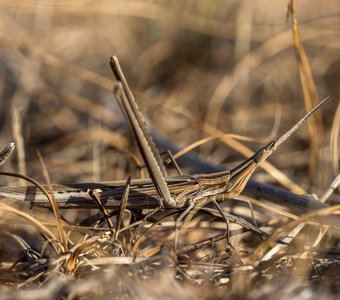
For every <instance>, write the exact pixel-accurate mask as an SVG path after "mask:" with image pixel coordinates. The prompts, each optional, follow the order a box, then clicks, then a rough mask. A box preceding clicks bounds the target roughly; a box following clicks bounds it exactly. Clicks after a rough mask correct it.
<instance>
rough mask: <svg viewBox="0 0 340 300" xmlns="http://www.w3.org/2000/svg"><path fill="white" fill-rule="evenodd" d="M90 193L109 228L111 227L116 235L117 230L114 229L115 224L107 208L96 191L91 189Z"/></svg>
mask: <svg viewBox="0 0 340 300" xmlns="http://www.w3.org/2000/svg"><path fill="white" fill-rule="evenodd" d="M88 193H89V195H90V196H91V198H92V199H93V201H94V202H95V203H96V204H97V206H98V208H99V211H100V213H101V214H102V216H103V218H104V220H105V222H106V224H107V226H108V227H109V229H110V231H111V233H112V234H115V229H114V227H113V223H112V221H111V219H110V215H109V213H108V211H107V209H106V208H105V206H104V205H103V203H102V201H101V200H100V198H99V197H98V195H97V194H96V192H95V190H92V189H90V190H89V191H88Z"/></svg>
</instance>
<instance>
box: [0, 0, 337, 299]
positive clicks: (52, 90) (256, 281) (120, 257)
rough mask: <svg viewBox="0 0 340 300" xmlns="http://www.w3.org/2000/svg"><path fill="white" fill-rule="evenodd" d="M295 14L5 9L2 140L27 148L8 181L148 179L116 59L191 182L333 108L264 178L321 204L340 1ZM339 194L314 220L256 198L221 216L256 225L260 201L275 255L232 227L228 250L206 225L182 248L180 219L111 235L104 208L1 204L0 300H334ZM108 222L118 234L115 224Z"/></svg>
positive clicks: (0, 70)
mask: <svg viewBox="0 0 340 300" xmlns="http://www.w3.org/2000/svg"><path fill="white" fill-rule="evenodd" d="M295 8H296V14H295V13H294V12H293V11H291V13H293V15H292V16H291V17H292V19H289V20H287V18H286V12H287V1H269V0H260V1H252V0H247V1H236V0H229V1H219V0H214V1H204V0H196V1H160V0H159V1H105V0H100V1H95V2H87V1H77V2H70V1H63V0H62V1H56V2H52V1H48V2H47V1H24V3H23V2H22V1H17V0H15V1H6V0H5V1H1V2H0V43H1V48H0V78H1V81H0V95H1V96H0V97H1V100H0V137H1V138H0V141H1V145H2V146H4V145H5V144H6V143H8V142H10V141H12V140H13V141H15V142H16V144H17V152H16V157H13V158H12V159H11V160H10V161H7V162H6V163H5V165H4V166H2V168H3V170H5V171H8V172H18V173H21V174H24V173H25V172H26V175H29V176H30V177H32V178H34V179H36V180H37V181H39V182H41V183H47V182H46V179H45V178H49V177H50V180H51V181H52V182H53V183H57V182H58V183H65V182H74V183H77V182H89V181H92V182H97V181H105V180H106V181H107V180H118V179H122V180H126V179H127V178H128V176H132V178H140V177H148V174H147V172H146V170H145V168H143V162H142V160H141V158H140V156H139V154H138V150H137V149H136V146H135V143H134V141H133V137H132V135H131V133H130V131H129V129H128V127H127V124H126V121H125V120H124V118H123V116H122V114H121V112H120V110H119V107H118V105H117V103H116V101H115V99H114V98H113V95H112V87H113V77H112V74H111V70H110V67H109V64H108V59H109V57H110V56H111V55H113V54H116V55H117V56H118V57H119V58H120V61H121V64H122V67H123V69H124V72H125V74H126V76H127V79H128V81H129V84H130V86H131V87H132V89H133V91H134V94H135V97H136V99H137V101H138V102H139V105H140V107H141V110H142V112H143V114H144V116H145V118H146V119H147V120H148V124H149V125H150V127H151V131H152V133H153V136H154V137H155V141H156V143H157V144H158V145H160V148H162V149H171V150H172V151H173V152H176V151H178V150H180V149H182V148H185V147H187V146H189V145H191V144H193V146H192V147H189V148H190V153H193V154H195V159H196V161H195V162H193V161H191V160H189V159H188V157H186V158H183V159H182V160H179V163H180V166H181V168H182V171H183V172H184V173H192V172H207V169H202V168H203V167H202V166H205V167H207V164H205V165H203V164H201V165H199V164H198V161H197V160H198V159H199V160H200V162H205V163H207V162H208V163H210V167H212V165H214V166H219V167H222V166H223V167H225V168H228V169H230V168H231V167H233V166H235V165H236V164H237V163H239V162H240V161H242V160H243V159H244V157H246V156H249V154H250V153H252V152H253V151H255V150H257V149H258V148H259V147H261V146H262V145H263V144H265V143H266V142H268V141H270V140H271V139H273V138H275V137H276V136H278V135H279V133H282V132H284V131H285V130H286V129H287V128H289V127H290V126H291V125H292V124H294V123H295V122H296V121H297V120H298V119H299V118H300V117H301V116H302V115H303V114H304V112H305V111H306V110H308V109H309V106H310V105H312V103H313V101H318V98H320V99H322V98H324V97H326V96H330V97H331V98H333V101H332V102H331V103H330V104H328V105H327V106H326V107H325V108H324V109H323V110H322V118H319V119H317V120H315V122H311V123H310V127H309V129H308V128H307V127H304V128H301V129H299V131H298V132H297V133H296V134H295V135H294V136H293V137H291V138H290V139H289V140H288V142H287V143H285V144H284V145H282V147H281V148H280V149H279V150H278V151H277V153H275V155H273V156H272V157H271V158H270V161H269V162H268V163H266V164H264V165H263V168H262V169H259V170H258V171H257V172H256V174H255V175H254V179H256V180H258V181H260V182H264V183H272V184H275V185H278V186H282V187H284V188H286V189H289V190H291V191H293V192H298V193H305V192H306V193H316V194H317V195H318V196H319V198H321V197H322V195H323V194H324V193H325V192H326V190H327V188H328V187H329V185H330V184H331V182H332V181H333V179H334V178H335V177H336V176H337V175H338V172H339V148H338V147H339V127H340V126H339V124H340V113H339V111H340V110H339V107H340V106H339V100H338V99H339V96H340V89H339V88H338V86H339V85H338V81H339V79H340V71H339V70H340V69H339V65H340V55H339V53H340V52H339V48H340V43H339V40H340V39H339V34H340V31H339V22H340V4H338V3H337V2H336V1H330V0H327V1H323V4H322V5H320V4H319V2H318V1H316V0H301V1H297V3H296V7H295ZM292 20H293V21H294V20H295V21H297V23H296V22H292ZM294 47H295V49H294ZM189 148H188V149H189ZM250 149H251V150H250ZM38 151H39V152H40V153H41V155H42V158H43V161H44V162H45V164H46V170H45V168H44V167H43V166H42V164H41V161H42V160H39V158H38V155H37V152H38ZM169 173H171V174H176V171H175V169H171V168H170V167H169ZM47 181H49V180H47ZM0 182H1V185H8V186H10V185H20V184H23V182H22V181H19V179H18V178H13V177H7V176H1V177H0ZM334 189H335V191H334V193H333V195H332V196H331V198H330V199H329V202H328V204H330V205H331V206H329V207H328V208H325V209H323V210H318V211H313V212H310V213H308V214H306V215H303V216H299V215H296V214H290V213H288V212H283V211H282V210H280V209H277V207H274V206H272V207H267V206H265V205H263V206H260V205H258V204H256V203H257V202H256V201H255V200H254V199H249V198H247V197H241V198H242V200H243V201H237V200H230V201H226V202H225V203H224V206H223V208H224V209H225V211H227V212H229V213H232V214H234V215H236V216H240V217H242V218H245V219H246V220H247V221H249V222H250V223H253V220H252V216H251V212H250V210H249V205H248V202H247V201H250V202H251V203H253V206H254V207H253V208H254V217H255V219H256V222H257V226H258V227H259V228H260V229H261V230H264V231H265V232H267V233H269V234H270V238H265V240H264V241H263V240H262V238H261V236H259V235H258V234H255V233H254V232H253V231H251V230H242V227H241V226H240V225H236V224H234V223H231V224H230V227H231V228H230V229H231V238H230V243H227V235H226V232H225V230H226V224H225V222H224V220H223V219H222V218H220V216H219V215H216V214H215V212H212V211H211V210H209V208H206V209H202V210H199V211H195V214H192V215H190V216H189V217H188V218H187V220H186V221H185V223H184V225H183V226H182V228H181V230H180V234H179V238H180V240H179V242H180V244H179V249H178V250H177V251H175V250H174V249H173V240H174V230H173V229H174V217H175V216H176V213H173V212H171V211H170V212H166V213H165V214H164V213H163V214H155V215H153V216H152V217H151V219H150V220H147V221H145V220H143V218H142V212H140V211H131V210H130V211H126V212H125V213H124V215H123V222H122V229H121V230H120V231H119V234H118V235H117V238H114V237H112V236H111V235H110V234H109V233H107V232H108V231H109V230H108V228H107V225H106V223H105V220H104V219H102V218H101V215H100V214H99V215H98V210H95V209H92V210H59V211H56V208H55V207H54V214H53V213H51V212H50V211H47V210H43V209H33V210H30V208H29V207H28V206H27V207H26V206H23V205H22V203H17V202H14V201H8V200H5V199H4V200H3V201H1V202H0V216H1V221H0V291H1V296H0V298H1V299H21V298H23V299H27V298H28V299H39V298H40V299H42V298H50V299H52V298H54V299H59V298H63V299H76V298H82V299H88V298H91V297H94V296H95V297H98V298H99V299H110V298H121V297H123V296H124V297H126V298H132V299H134V298H143V299H145V298H152V299H163V298H164V299H172V298H177V299H178V298H183V299H184V298H185V299H187V298H189V297H194V298H198V299H199V298H202V299H219V298H220V299H228V298H234V297H242V298H249V299H263V298H273V296H275V297H277V298H282V299H286V298H291V297H301V298H302V299H311V298H320V297H321V296H323V295H328V296H329V297H330V296H332V297H335V295H336V294H337V293H339V291H340V285H339V282H340V281H339V280H340V277H339V275H338V274H339V267H340V250H339V235H338V233H339V231H338V229H337V228H336V227H337V226H336V225H337V224H333V225H335V226H334V228H332V227H331V228H329V227H325V226H323V225H322V224H323V220H327V219H329V218H330V215H337V214H338V213H339V207H338V206H337V205H336V204H337V203H339V200H340V199H339V189H338V188H337V187H335V188H334ZM51 201H53V199H52V200H51ZM250 202H249V203H250ZM59 213H60V215H61V216H60V217H61V219H60V218H59V217H58V218H55V215H56V216H58V215H59ZM108 213H109V214H111V215H112V217H111V219H112V221H113V223H114V225H115V223H116V220H117V218H118V217H116V216H117V214H118V212H117V211H112V212H111V211H108ZM333 217H334V218H335V219H334V220H337V216H333ZM316 219H317V220H318V222H317V223H316V221H315V220H316ZM98 220H101V222H100V224H99V222H98ZM97 223H98V224H97ZM303 223H308V225H306V226H305V227H304V228H300V230H299V231H298V233H296V236H295V237H294V238H292V239H291V241H290V244H289V245H288V246H287V247H282V249H279V251H278V252H277V253H275V254H273V253H272V254H270V255H271V256H270V257H269V258H268V260H267V261H262V262H261V260H262V259H263V257H265V255H266V254H267V255H269V254H268V253H269V252H268V251H270V249H273V248H274V247H275V246H276V245H277V243H276V241H277V240H279V239H284V238H285V237H286V236H287V234H288V233H290V232H291V231H292V230H294V228H296V227H297V226H299V225H300V224H303ZM320 223H321V226H320ZM338 227H339V226H338Z"/></svg>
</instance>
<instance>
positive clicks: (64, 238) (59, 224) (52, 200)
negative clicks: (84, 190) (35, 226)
mask: <svg viewBox="0 0 340 300" xmlns="http://www.w3.org/2000/svg"><path fill="white" fill-rule="evenodd" d="M38 157H39V160H40V164H41V166H42V171H43V174H44V177H45V180H46V182H47V186H48V188H49V190H50V194H47V195H48V200H49V201H50V203H51V207H52V211H53V214H54V216H55V218H56V221H57V229H58V234H59V240H60V243H61V246H62V249H61V250H62V252H63V253H64V252H66V251H67V249H68V247H67V236H66V233H65V231H64V228H63V224H62V221H61V217H60V212H59V208H58V205H57V202H56V199H55V197H54V192H53V187H52V183H51V179H50V176H49V174H48V172H47V168H46V165H45V162H44V160H43V158H42V156H41V154H40V152H39V151H38Z"/></svg>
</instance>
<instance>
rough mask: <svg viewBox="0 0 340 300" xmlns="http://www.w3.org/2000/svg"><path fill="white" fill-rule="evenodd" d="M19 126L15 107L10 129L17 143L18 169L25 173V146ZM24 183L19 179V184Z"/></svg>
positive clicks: (20, 125)
mask: <svg viewBox="0 0 340 300" xmlns="http://www.w3.org/2000/svg"><path fill="white" fill-rule="evenodd" d="M21 127H22V124H21V120H20V114H19V112H18V110H17V109H15V110H14V112H13V116H12V131H13V136H14V140H15V144H16V145H17V156H18V171H19V173H20V174H24V175H26V158H25V146H24V139H23V136H22V129H21ZM24 184H25V183H24V181H23V180H19V185H21V186H23V185H24Z"/></svg>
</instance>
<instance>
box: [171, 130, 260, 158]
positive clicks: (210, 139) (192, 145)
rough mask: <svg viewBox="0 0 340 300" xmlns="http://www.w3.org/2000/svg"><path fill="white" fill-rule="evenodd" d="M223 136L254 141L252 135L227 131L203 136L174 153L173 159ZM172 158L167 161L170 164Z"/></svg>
mask: <svg viewBox="0 0 340 300" xmlns="http://www.w3.org/2000/svg"><path fill="white" fill-rule="evenodd" d="M223 138H233V139H235V140H240V141H248V142H249V141H251V142H253V141H254V139H253V138H251V137H247V136H242V135H238V134H229V133H226V134H223V135H221V136H211V137H206V138H203V139H200V140H199V141H196V142H194V143H192V144H190V145H188V146H186V147H185V148H183V149H182V150H180V151H178V152H177V153H175V154H173V155H172V157H173V159H177V158H179V157H181V156H182V155H184V154H186V153H188V152H189V151H191V150H193V149H195V148H197V147H199V146H202V145H204V144H206V143H209V142H211V141H215V140H220V139H223ZM170 161H171V160H170V158H168V159H167V160H166V161H165V163H166V164H168V163H170Z"/></svg>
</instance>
